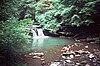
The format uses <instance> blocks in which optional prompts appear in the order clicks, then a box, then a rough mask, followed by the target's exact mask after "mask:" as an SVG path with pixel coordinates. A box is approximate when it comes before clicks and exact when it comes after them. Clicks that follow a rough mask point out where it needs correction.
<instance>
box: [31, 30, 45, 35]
mask: <svg viewBox="0 0 100 66" xmlns="http://www.w3.org/2000/svg"><path fill="white" fill-rule="evenodd" d="M31 32H32V34H33V37H41V36H42V37H43V36H44V33H43V30H42V29H32V30H31Z"/></svg>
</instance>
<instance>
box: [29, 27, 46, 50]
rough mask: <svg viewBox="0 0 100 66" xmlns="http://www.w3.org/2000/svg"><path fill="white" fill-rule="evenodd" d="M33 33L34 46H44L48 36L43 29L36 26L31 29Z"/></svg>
mask: <svg viewBox="0 0 100 66" xmlns="http://www.w3.org/2000/svg"><path fill="white" fill-rule="evenodd" d="M31 32H32V34H33V43H32V48H34V49H36V48H37V47H42V46H43V42H44V38H46V37H47V36H45V35H44V33H43V30H42V29H41V28H35V29H32V30H31Z"/></svg>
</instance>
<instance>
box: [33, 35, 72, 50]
mask: <svg viewBox="0 0 100 66" xmlns="http://www.w3.org/2000/svg"><path fill="white" fill-rule="evenodd" d="M72 43H73V40H71V39H67V38H58V37H48V36H44V37H34V38H33V42H32V46H31V49H48V48H54V47H56V46H62V45H65V44H66V45H68V44H72Z"/></svg>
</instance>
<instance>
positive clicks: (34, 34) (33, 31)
mask: <svg viewBox="0 0 100 66" xmlns="http://www.w3.org/2000/svg"><path fill="white" fill-rule="evenodd" d="M31 32H32V34H33V37H37V34H36V32H35V30H33V29H32V30H31Z"/></svg>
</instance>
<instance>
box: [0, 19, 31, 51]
mask: <svg viewBox="0 0 100 66" xmlns="http://www.w3.org/2000/svg"><path fill="white" fill-rule="evenodd" d="M31 23H32V21H31V19H24V20H21V21H18V20H16V19H15V18H11V19H9V20H6V21H5V22H4V21H1V22H0V26H1V27H0V28H1V30H0V42H1V44H0V45H10V46H11V47H12V48H14V49H24V48H23V47H24V45H25V44H30V40H29V39H28V38H29V37H30V36H28V32H27V31H26V30H25V27H26V26H27V24H31Z"/></svg>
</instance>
